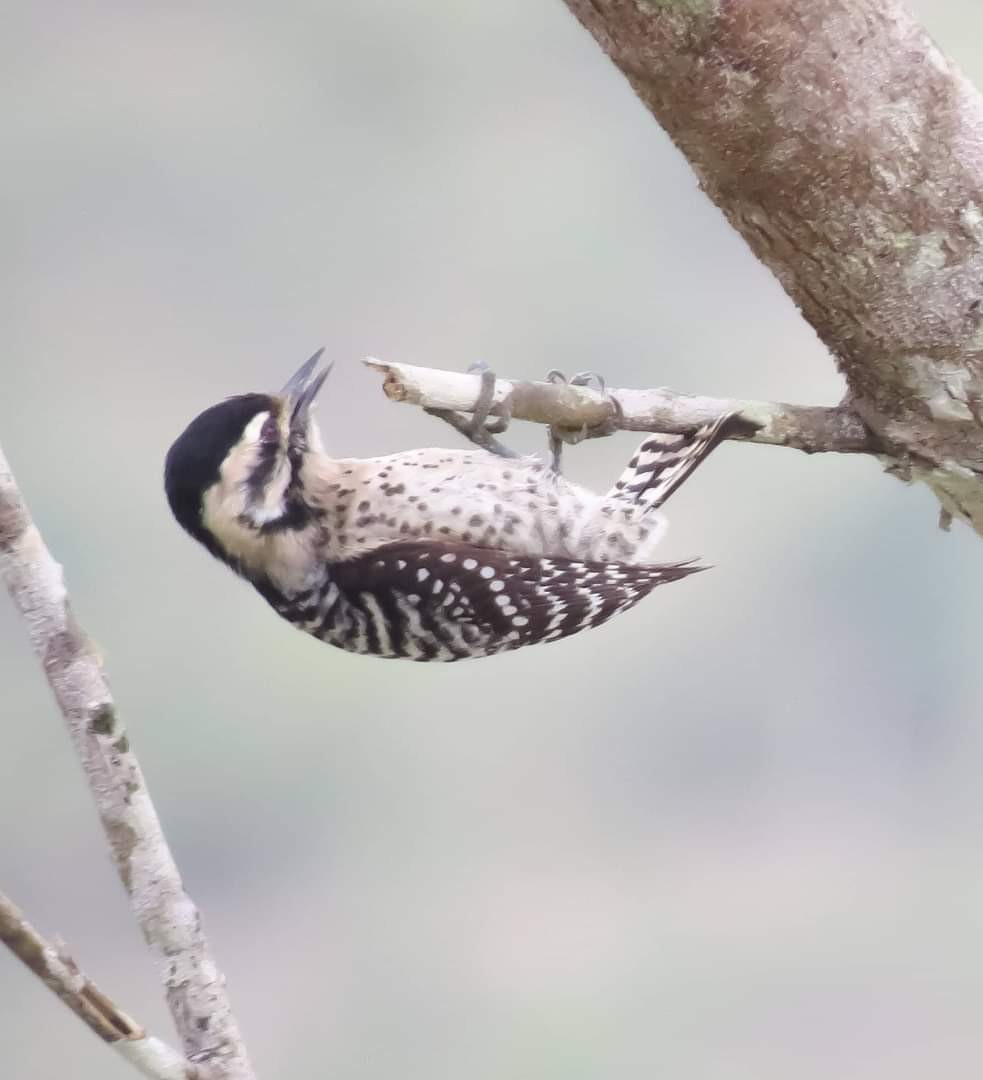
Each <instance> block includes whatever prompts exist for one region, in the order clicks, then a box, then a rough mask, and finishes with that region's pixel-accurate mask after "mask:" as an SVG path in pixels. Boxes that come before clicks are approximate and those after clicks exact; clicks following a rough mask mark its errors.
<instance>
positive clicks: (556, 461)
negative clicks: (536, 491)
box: [546, 368, 624, 475]
mask: <svg viewBox="0 0 983 1080" xmlns="http://www.w3.org/2000/svg"><path fill="white" fill-rule="evenodd" d="M546 381H547V382H551V383H560V384H562V385H564V386H591V384H593V385H594V388H595V389H596V390H597V392H598V393H599V394H603V395H604V397H606V398H607V400H608V401H610V402H611V405H612V408H613V413H612V415H611V416H610V417H609V418H608V419H607V420H603V421H601V423H600V424H593V425H591V426H588V425H587V424H584V425H583V426H582V427H579V428H561V427H557V425H556V424H551V425H550V428H549V434H548V439H549V448H550V468H551V469H552V470H553V472H555V473H556V474H557V475H559V473H560V461H561V458H562V457H563V444H564V443H569V444H570V445H572V446H575V445H576V444H577V443H579V442H583V441H584V439H598V438H601V437H602V436H604V435H610V434H612V432H615V431H618V430H619V429H620V427H621V421H622V419H623V417H624V410H623V409H622V408H621V402H620V401H618V399H617V398H616V397H615V396H614V395H613V394H611V393H609V392H608V389H607V384H606V383H605V381H604V376H603V375H598V374H597V372H596V371H578V372H577V374H576V375H573V376H571V377H570V378H569V379H568V378H567V377H566V375H564V374H563V372H562V371H559V370H558V369H557V368H550V370H549V371H547V372H546Z"/></svg>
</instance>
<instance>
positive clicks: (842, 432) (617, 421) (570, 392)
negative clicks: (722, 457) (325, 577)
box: [364, 357, 888, 455]
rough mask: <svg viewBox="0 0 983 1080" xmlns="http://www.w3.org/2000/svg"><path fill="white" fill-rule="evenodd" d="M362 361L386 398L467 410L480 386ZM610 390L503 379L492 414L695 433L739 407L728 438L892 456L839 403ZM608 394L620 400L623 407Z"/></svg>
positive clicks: (435, 372) (461, 377)
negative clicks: (380, 378) (378, 376)
mask: <svg viewBox="0 0 983 1080" xmlns="http://www.w3.org/2000/svg"><path fill="white" fill-rule="evenodd" d="M364 363H365V364H367V365H368V366H369V367H370V368H373V369H374V370H376V371H381V372H382V373H383V375H385V382H384V383H383V389H384V390H385V392H386V396H387V397H389V398H391V399H392V400H393V401H403V402H406V403H407V404H410V405H420V406H422V407H423V408H425V409H435V410H452V411H455V412H469V411H471V410H472V409H473V408H474V403H475V401H476V400H477V397H478V392H479V390H480V385H481V384H480V380H479V379H478V377H477V376H476V375H468V374H464V373H461V372H456V371H441V370H439V369H437V368H424V367H414V366H412V365H410V364H392V363H388V362H387V361H383V360H376V359H374V358H372V357H366V359H365V360H364ZM607 393H608V394H609V395H610V397H607V396H605V395H604V394H601V393H599V392H598V391H597V390H593V389H591V388H590V387H586V386H570V385H566V386H564V385H562V384H559V385H558V384H556V383H549V382H524V381H519V380H511V379H499V380H498V381H497V382H496V384H495V394H494V397H493V403H492V409H491V412H492V414H493V415H496V416H500V415H503V414H510V415H511V416H512V417H513V418H514V419H516V420H528V421H531V422H532V423H536V424H549V425H555V426H556V427H559V428H561V429H568V430H571V431H577V430H581V429H583V428H587V429H588V430H589V429H592V428H596V429H598V430H605V431H610V430H613V429H620V430H623V431H665V432H684V431H692V430H693V429H694V428H696V427H699V426H700V425H701V424H705V423H706V422H707V421H709V420H713V419H714V418H715V417H717V416H720V414H721V413H723V412H735V413H737V414H739V416H740V417H741V419H743V420H745V421H746V422H747V425H746V426H735V428H734V430H733V431H731V432H730V433H729V434H728V438H734V439H743V440H746V441H748V442H756V443H766V444H768V445H771V446H791V447H794V448H795V449H797V450H804V451H805V452H806V453H809V454H814V453H822V452H830V453H839V454H881V455H883V454H887V453H888V449H887V447H886V446H885V445H884V443H882V442H881V440H879V439H878V438H877V437H876V436H875V435H873V434H872V433H871V432H870V431H869V430H868V428H867V427H866V425H865V424H864V422H863V421H862V420H861V419H860V417H859V416H858V415H857V414H856V413H854V412H852V411H851V410H850V409H848V408H846V407H845V406H842V405H841V406H837V407H835V408H819V407H806V406H802V405H785V404H782V403H781V402H772V401H744V400H737V399H731V398H710V397H692V396H689V395H686V394H677V393H676V392H675V391H673V390H666V389H659V390H626V389H621V390H616V389H611V390H609V391H608V392H607ZM611 398H614V399H615V400H616V401H617V402H618V405H620V412H619V409H618V408H617V407H616V406H615V404H614V403H613V401H612V400H611Z"/></svg>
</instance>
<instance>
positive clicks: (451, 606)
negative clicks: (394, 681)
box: [331, 542, 704, 659]
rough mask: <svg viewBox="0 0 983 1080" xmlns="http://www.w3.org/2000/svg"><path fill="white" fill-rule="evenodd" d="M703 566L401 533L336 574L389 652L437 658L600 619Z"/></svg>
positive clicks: (496, 647) (516, 643) (514, 643)
mask: <svg viewBox="0 0 983 1080" xmlns="http://www.w3.org/2000/svg"><path fill="white" fill-rule="evenodd" d="M701 569H704V568H703V567H700V566H694V565H693V564H692V562H689V563H675V564H667V565H661V566H635V565H631V564H627V563H616V562H612V563H597V562H584V561H581V560H576V559H568V558H562V557H556V556H553V557H548V558H547V557H543V556H530V555H526V556H523V555H514V554H512V553H511V552H506V551H500V550H497V549H494V548H483V547H477V546H474V545H470V544H460V543H440V542H423V543H421V542H408V543H402V542H401V543H393V544H386V545H384V546H383V547H380V548H376V549H375V550H374V551H372V552H370V553H369V554H366V555H362V556H359V557H358V558H356V559H352V560H349V561H346V562H341V563H336V564H334V565H333V567H332V575H331V576H332V580H333V581H334V582H335V583H336V584H337V586H338V588H339V589H340V590H341V591H342V592H343V593H344V594H345V596H346V598H347V600H348V602H349V603H350V604H353V605H355V606H356V607H357V608H360V609H362V610H363V611H365V612H366V613H367V615H368V616H369V620H368V621H369V623H370V624H371V625H370V626H369V632H370V636H371V635H372V634H374V635H375V638H376V642H374V643H375V644H380V645H383V646H385V647H386V649H388V654H389V655H393V654H395V655H399V656H407V655H408V656H415V657H417V658H418V659H434V658H436V657H438V656H441V658H444V656H443V654H444V653H445V652H446V651H447V650H449V651H450V652H451V653H452V654H453V655H455V656H461V657H464V656H481V655H487V654H488V653H492V652H500V651H502V650H505V649H513V648H518V647H520V646H522V645H530V644H533V643H535V642H539V641H553V640H555V639H556V638H560V637H565V636H566V635H568V634H573V633H576V632H577V631H579V630H586V629H588V628H590V627H593V626H598V625H599V624H600V623H602V622H604V621H606V620H607V619H609V618H610V617H611V616H612V615H615V614H617V613H618V612H621V611H624V610H626V609H627V608H629V607H631V606H632V605H634V604H635V603H637V602H638V601H639V600H641V599H642V598H643V597H644V596H646V595H647V594H648V593H650V592H651V591H652V589H654V588H655V587H656V586H657V585H661V584H663V583H664V582H668V581H676V580H678V579H679V578H683V577H686V576H687V575H688V574H692V573H695V572H696V571H698V570H701ZM386 649H383V650H382V651H386ZM421 650H422V652H423V653H424V654H429V655H418V653H419V652H420V651H421ZM369 651H380V650H379V649H377V648H373V649H370V650H369Z"/></svg>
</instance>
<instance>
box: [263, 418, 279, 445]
mask: <svg viewBox="0 0 983 1080" xmlns="http://www.w3.org/2000/svg"><path fill="white" fill-rule="evenodd" d="M259 439H260V442H264V443H275V442H279V440H280V425H279V424H278V423H277V422H276V417H275V416H268V417H267V418H266V421H265V423H264V424H263V429H262V430H261V431H260V433H259Z"/></svg>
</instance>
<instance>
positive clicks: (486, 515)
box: [164, 350, 731, 661]
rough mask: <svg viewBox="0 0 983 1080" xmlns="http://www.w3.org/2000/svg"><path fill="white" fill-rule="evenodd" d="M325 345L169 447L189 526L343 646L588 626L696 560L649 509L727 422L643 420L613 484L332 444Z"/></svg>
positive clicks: (522, 462) (540, 634)
mask: <svg viewBox="0 0 983 1080" xmlns="http://www.w3.org/2000/svg"><path fill="white" fill-rule="evenodd" d="M322 352H323V350H320V351H318V352H317V353H315V354H314V356H312V357H311V358H310V360H308V361H307V363H305V364H304V365H303V366H302V367H301V368H300V370H299V371H298V372H297V373H296V374H295V375H294V376H293V377H292V378H291V379H290V380H289V381H288V382H287V384H286V386H284V388H283V390H282V391H281V392H280V393H279V394H276V395H271V394H261V393H252V394H242V395H239V396H237V397H231V398H228V399H227V400H225V401H222V402H220V403H218V404H217V405H213V406H211V408H208V409H206V410H205V411H204V412H203V413H201V414H200V415H199V416H198V417H196V418H195V419H194V420H192V421H191V423H190V424H189V425H188V427H187V428H186V429H185V430H184V432H183V433H182V434H181V435H180V436H179V437H178V438H177V440H176V441H175V442H174V444H173V445H172V446H171V448H170V450H169V451H168V454H167V459H166V463H165V467H164V486H165V491H166V494H167V500H168V502H169V504H170V508H171V510H172V512H173V514H174V516H175V518H176V519H177V521H178V522H179V524H180V525H181V526H183V528H184V529H185V530H187V532H188V533H190V535H191V536H193V537H194V538H195V539H196V540H198V541H199V542H200V543H201V544H202V545H204V547H205V548H207V549H208V551H209V552H211V554H212V555H214V556H215V557H216V558H218V559H220V560H221V561H222V562H224V563H226V564H227V565H228V566H230V567H231V568H232V569H233V570H234V571H235V572H236V573H237V574H239V575H241V576H242V577H243V578H245V579H246V580H247V581H249V582H250V583H251V584H252V585H253V586H255V588H256V589H257V590H258V591H259V593H260V594H261V595H262V596H263V597H264V598H265V599H266V600H267V601H268V602H269V604H270V605H271V606H272V607H273V608H274V609H275V610H276V611H277V613H278V614H280V615H281V616H283V618H285V619H287V620H288V621H289V622H291V623H293V625H294V626H296V627H297V628H299V629H300V630H303V631H305V632H306V633H308V634H312V635H313V636H314V637H316V638H319V639H320V640H322V641H325V642H327V643H328V644H331V645H334V646H337V647H339V648H341V649H345V650H347V651H349V652H354V653H362V654H369V655H372V656H379V657H392V658H398V657H402V658H408V659H411V660H439V661H451V660H460V659H465V658H469V657H481V656H490V655H493V654H495V653H500V652H504V651H506V650H510V649H518V648H521V647H522V646H525V645H532V644H534V643H536V642H541V641H554V640H556V639H557V638H562V637H566V636H568V635H570V634H575V633H577V632H578V631H580V630H586V629H588V628H591V627H594V626H598V625H599V624H601V623H603V622H605V621H606V620H607V619H609V618H611V616H613V615H616V614H618V613H619V612H622V611H625V610H626V609H627V608H630V607H632V606H633V605H634V604H636V603H637V602H638V601H639V600H641V599H642V598H643V597H644V596H646V595H648V593H650V592H651V591H652V590H653V589H654V588H655V587H656V586H657V585H661V584H663V583H664V582H669V581H677V580H679V579H680V578H684V577H686V576H688V575H689V574H692V573H695V572H696V571H698V570H701V569H704V567H700V566H697V565H694V561H693V560H689V561H687V562H679V563H671V564H662V565H659V564H657V563H653V562H652V561H651V555H652V552H653V549H654V547H655V545H656V544H657V542H658V540H659V539H660V537H661V535H662V533H663V532H664V530H665V520H664V518H663V515H662V514H661V513H659V511H658V508H659V507H660V506H661V504H662V503H663V502H664V501H665V500H666V499H667V498H668V496H669V495H670V494H671V493H672V492H673V491H674V490H675V489H676V488H677V487H678V486H679V485H680V484H681V483H682V482H683V480H685V479H686V477H687V476H688V475H689V474H690V473H691V472H692V470H693V469H694V468H695V467H696V465H698V464H699V462H700V461H702V460H703V459H704V458H705V457H706V455H707V454H708V453H709V451H710V450H711V449H712V448H713V447H714V446H715V445H716V444H717V443H718V442H719V440H720V438H721V437H722V429H723V426H724V424H725V422H726V421H727V419H728V418H729V416H730V415H731V414H725V415H723V416H721V417H719V418H718V419H716V420H714V421H712V422H711V423H708V424H706V425H705V426H703V427H701V428H700V429H699V430H697V431H695V432H694V433H692V434H689V435H662V434H658V435H651V436H649V437H648V438H646V439H645V441H644V442H643V443H642V444H641V446H640V447H639V448H638V450H637V451H636V453H635V455H634V456H633V457H632V459H631V461H630V462H629V463H628V467H627V468H626V469H625V471H624V473H623V474H622V475H621V477H620V478H619V479H618V480H617V482H616V483H615V484H614V486H613V487H612V488H611V490H610V491H608V492H607V493H606V494H605V495H598V494H595V493H594V492H591V491H589V490H587V489H586V488H584V487H581V486H580V485H578V484H574V483H571V482H570V481H569V480H566V479H565V478H564V477H562V476H561V475H559V473H558V472H556V471H554V470H553V469H551V468H549V467H548V466H547V465H546V464H545V463H543V462H541V461H539V460H538V459H537V458H534V457H529V458H518V459H504V458H501V457H497V456H495V455H494V454H491V453H489V452H487V451H485V450H480V449H477V448H475V449H469V450H442V449H425V450H410V451H406V452H403V453H399V454H392V455H389V456H386V457H376V458H363V459H356V458H333V457H329V456H328V455H327V454H325V452H324V450H323V448H322V444H321V438H320V434H319V431H318V428H317V424H316V423H315V421H314V419H313V417H312V415H311V409H312V406H313V404H314V401H315V398H316V396H317V394H318V391H319V390H320V389H321V386H322V385H323V383H324V380H325V378H326V377H327V375H328V372H329V371H330V366H326V367H323V368H321V370H320V371H319V370H318V367H319V361H320V358H321V354H322Z"/></svg>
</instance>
